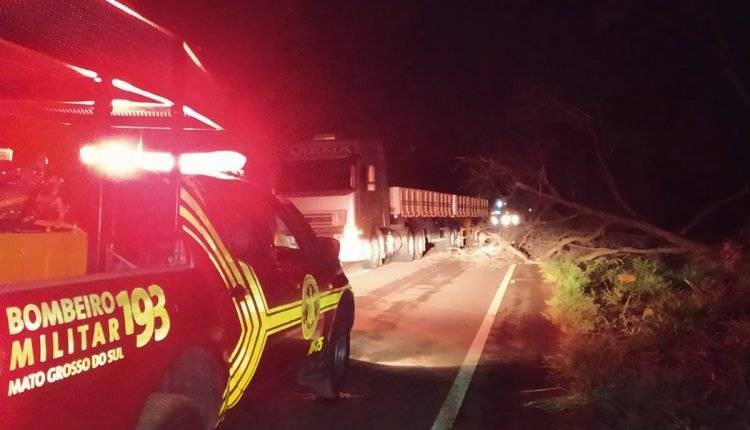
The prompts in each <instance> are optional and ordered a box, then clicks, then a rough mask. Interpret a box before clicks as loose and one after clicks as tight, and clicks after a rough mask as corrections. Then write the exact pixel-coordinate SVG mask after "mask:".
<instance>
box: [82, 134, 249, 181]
mask: <svg viewBox="0 0 750 430" xmlns="http://www.w3.org/2000/svg"><path fill="white" fill-rule="evenodd" d="M79 155H80V159H81V162H82V163H83V164H85V165H87V166H91V167H93V168H95V169H96V170H98V171H99V172H101V173H102V174H104V175H107V176H111V177H117V178H127V177H131V176H134V175H136V174H137V173H139V172H157V173H168V172H171V171H172V170H173V169H174V168H175V164H177V165H179V169H180V173H181V174H183V175H204V176H212V177H215V178H220V179H233V178H235V177H236V176H237V175H240V174H242V170H243V169H244V168H245V163H246V162H247V157H245V156H244V155H242V154H240V153H239V152H235V151H214V152H196V153H187V154H182V155H180V157H179V159H178V161H177V162H175V157H174V155H172V154H170V153H168V152H155V151H144V150H143V147H142V146H141V145H134V144H132V143H129V142H124V141H117V140H111V141H105V142H102V143H99V144H95V145H85V146H84V147H82V148H81V150H80V154H79Z"/></svg>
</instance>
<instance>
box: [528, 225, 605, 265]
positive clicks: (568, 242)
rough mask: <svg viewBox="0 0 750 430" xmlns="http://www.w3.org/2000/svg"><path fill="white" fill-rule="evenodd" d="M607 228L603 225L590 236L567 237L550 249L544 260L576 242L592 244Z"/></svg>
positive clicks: (543, 256) (544, 255)
mask: <svg viewBox="0 0 750 430" xmlns="http://www.w3.org/2000/svg"><path fill="white" fill-rule="evenodd" d="M605 228H607V226H606V225H602V226H601V227H599V228H598V229H596V230H595V231H594V232H592V233H591V234H589V235H588V236H571V237H566V238H564V239H561V240H560V241H559V242H558V243H557V244H556V245H555V246H553V247H552V248H550V249H549V250H547V252H545V253H544V254H543V255H542V258H543V259H547V258H550V257H552V256H553V255H555V254H556V253H557V252H559V251H560V250H562V249H563V248H565V247H566V246H568V245H572V244H574V243H576V242H578V243H586V242H591V241H592V240H594V239H596V238H597V237H599V236H601V235H602V233H604V229H605Z"/></svg>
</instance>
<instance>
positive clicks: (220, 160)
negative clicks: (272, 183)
mask: <svg viewBox="0 0 750 430" xmlns="http://www.w3.org/2000/svg"><path fill="white" fill-rule="evenodd" d="M177 163H178V165H179V167H180V173H182V174H183V175H205V176H213V177H216V178H220V179H230V178H231V177H232V176H231V175H232V174H235V175H237V174H241V173H242V169H244V168H245V163H247V157H245V156H244V155H242V154H240V153H239V152H235V151H214V152H195V153H187V154H182V155H180V158H179V159H178V162H177Z"/></svg>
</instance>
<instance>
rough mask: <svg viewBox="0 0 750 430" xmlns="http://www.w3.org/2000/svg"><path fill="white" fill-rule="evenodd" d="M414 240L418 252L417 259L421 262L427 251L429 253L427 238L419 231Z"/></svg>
mask: <svg viewBox="0 0 750 430" xmlns="http://www.w3.org/2000/svg"><path fill="white" fill-rule="evenodd" d="M414 239H415V240H414V243H415V245H416V246H415V249H416V252H417V255H416V259H417V260H419V259H420V258H422V257H423V256H424V253H425V251H427V238H426V237H425V235H424V233H423V232H421V231H417V233H416V235H415V237H414Z"/></svg>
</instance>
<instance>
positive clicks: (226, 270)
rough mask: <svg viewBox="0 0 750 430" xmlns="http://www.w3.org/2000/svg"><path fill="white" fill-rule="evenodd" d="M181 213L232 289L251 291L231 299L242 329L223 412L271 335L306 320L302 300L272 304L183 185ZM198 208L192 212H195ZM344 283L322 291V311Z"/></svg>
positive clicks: (335, 299)
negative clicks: (335, 288)
mask: <svg viewBox="0 0 750 430" xmlns="http://www.w3.org/2000/svg"><path fill="white" fill-rule="evenodd" d="M180 199H181V201H182V203H184V204H185V206H183V205H180V208H179V213H180V216H181V217H182V218H183V220H185V222H186V223H187V224H188V225H189V226H190V227H192V228H188V227H187V226H183V227H182V229H183V231H185V233H187V234H188V235H189V236H190V237H191V238H192V239H193V240H195V241H196V242H197V243H198V245H199V246H200V247H201V248H202V249H203V250H204V251H205V252H206V254H207V255H208V257H209V259H210V260H211V262H212V263H213V265H214V267H215V268H216V271H217V272H218V273H219V275H220V276H221V278H222V280H223V281H224V284H225V286H226V287H227V288H228V289H231V288H247V289H248V290H249V291H248V293H249V294H248V295H246V296H245V297H244V298H242V299H233V303H234V306H235V310H236V312H237V317H238V320H239V323H240V327H241V334H240V336H239V338H238V339H237V343H236V345H235V347H234V350H233V352H232V354H231V355H230V358H229V377H228V380H227V386H226V387H225V389H224V395H223V398H222V404H221V409H220V413H221V414H224V413H225V412H226V411H228V410H229V409H231V408H232V407H234V406H235V405H237V403H238V402H239V401H240V399H241V398H242V395H243V394H244V392H245V390H247V387H248V386H249V385H250V383H251V382H252V380H253V377H254V376H255V373H256V372H257V370H258V367H259V366H260V362H261V358H262V356H263V352H264V350H265V345H266V342H267V340H268V337H269V336H271V335H273V334H275V333H278V332H280V331H283V330H286V329H289V328H292V327H294V326H297V325H301V323H302V301H301V300H298V301H294V302H292V303H286V304H283V305H280V306H277V307H275V308H271V309H269V308H268V302H267V301H266V297H265V295H264V294H263V289H262V288H261V286H260V282H259V281H258V277H257V276H256V274H255V271H254V270H253V269H252V267H250V266H248V265H247V264H245V263H244V262H242V261H239V260H237V261H235V260H234V258H232V256H231V254H230V253H229V251H228V250H227V248H226V246H225V245H224V243H223V242H222V241H221V238H220V237H219V235H218V234H217V232H216V229H215V228H214V226H213V225H212V224H211V221H210V220H209V219H208V217H207V216H206V214H205V212H204V211H203V209H202V208H201V206H200V205H199V204H198V203H197V201H196V199H195V198H194V197H193V196H192V195H191V194H190V192H189V191H188V190H187V189H185V188H183V189H181V190H180ZM193 214H194V215H193ZM346 288H350V287H349V286H348V285H347V286H346V287H344V288H341V289H338V290H335V291H329V292H325V293H323V294H321V296H320V311H321V313H322V312H326V311H329V310H331V309H333V308H335V307H336V306H337V305H338V302H339V300H340V299H341V295H342V293H343V290H344V289H346Z"/></svg>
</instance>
